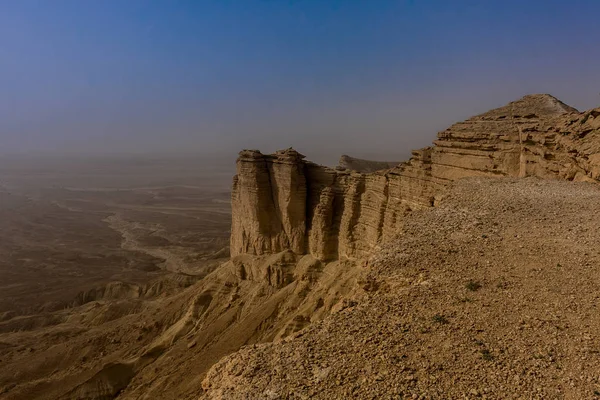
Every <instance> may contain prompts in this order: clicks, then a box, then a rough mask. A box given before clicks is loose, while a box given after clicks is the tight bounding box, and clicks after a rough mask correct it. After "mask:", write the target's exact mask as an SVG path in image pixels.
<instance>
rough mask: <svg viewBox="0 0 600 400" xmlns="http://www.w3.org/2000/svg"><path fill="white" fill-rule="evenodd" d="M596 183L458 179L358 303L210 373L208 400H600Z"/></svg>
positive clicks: (380, 266)
mask: <svg viewBox="0 0 600 400" xmlns="http://www.w3.org/2000/svg"><path fill="white" fill-rule="evenodd" d="M599 228H600V187H598V186H595V185H593V184H581V183H580V184H576V183H570V182H552V181H541V180H535V179H522V180H513V179H497V180H489V179H478V178H471V179H466V180H461V181H458V182H456V183H455V184H454V185H453V187H452V188H451V190H449V191H448V193H447V195H446V197H445V199H444V200H443V202H442V204H441V205H440V207H437V208H433V209H428V210H425V211H419V212H413V213H412V214H411V215H409V216H408V217H407V220H406V223H405V227H404V230H403V232H402V233H401V234H400V235H399V237H398V238H397V239H396V240H394V241H393V242H391V243H389V244H388V245H386V246H384V247H383V248H382V249H381V251H378V252H377V253H376V254H374V255H373V257H372V258H371V259H369V260H368V262H367V263H366V265H365V268H367V270H368V274H367V276H368V277H369V278H368V279H366V280H365V281H364V282H363V284H362V287H360V288H357V291H356V295H355V299H354V300H355V301H352V300H348V301H346V302H345V308H343V307H340V309H341V310H340V311H339V312H336V313H334V314H333V315H332V316H331V317H329V318H327V319H326V320H325V321H323V322H320V323H316V324H313V325H311V326H309V327H308V328H306V329H304V330H302V331H301V332H299V333H298V334H296V335H295V337H291V338H288V339H285V340H284V341H281V342H276V343H268V344H263V345H255V346H247V347H244V348H242V349H241V350H240V351H239V352H237V353H234V354H232V355H230V356H228V357H226V358H225V359H223V360H222V361H221V362H219V363H218V364H217V365H216V366H214V367H213V368H212V370H211V371H210V372H209V374H208V376H207V378H206V380H205V381H204V387H205V388H206V389H207V392H206V393H205V395H204V396H206V398H212V399H280V398H281V399H284V398H285V399H287V398H289V399H296V398H297V399H305V398H317V399H346V398H357V399H392V398H393V399H404V398H408V399H411V398H412V399H462V398H473V399H475V398H487V399H511V398H514V399H520V398H522V399H535V398H539V399H593V398H599V399H600V312H599V309H598V308H599V306H600V247H599V243H600V230H599Z"/></svg>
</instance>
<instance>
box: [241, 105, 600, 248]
mask: <svg viewBox="0 0 600 400" xmlns="http://www.w3.org/2000/svg"><path fill="white" fill-rule="evenodd" d="M433 144H434V145H433V146H431V147H427V148H424V149H421V150H415V151H413V153H412V157H411V158H410V159H409V160H408V161H407V162H404V163H401V164H399V165H397V166H396V167H394V168H392V169H384V170H380V171H376V172H373V173H361V172H357V171H353V170H351V169H350V168H349V169H343V168H338V169H335V170H334V169H331V168H328V167H324V166H320V165H316V164H314V163H311V162H308V161H305V160H304V156H302V155H301V154H299V153H298V152H296V151H295V150H293V149H287V150H283V151H279V152H277V153H275V154H272V155H264V154H262V153H260V152H259V151H256V150H244V151H242V152H241V153H240V157H239V158H238V162H237V171H238V173H237V176H236V177H235V178H234V184H233V193H232V208H233V222H232V232H231V252H232V255H237V254H255V255H261V254H273V253H278V252H281V251H283V250H288V249H289V250H291V251H293V252H294V253H296V254H311V255H312V256H314V257H315V258H317V259H320V260H330V259H340V258H341V259H358V258H361V257H364V256H365V255H367V254H369V253H370V252H371V251H372V250H373V248H374V247H376V246H377V245H378V244H379V243H381V242H382V241H386V240H388V239H390V238H391V237H392V236H393V235H395V234H396V233H397V232H398V229H399V227H400V226H401V224H402V220H403V216H404V215H405V213H406V212H408V211H410V210H414V209H419V208H424V207H430V206H433V205H434V204H435V201H436V195H437V194H438V193H440V191H441V189H443V188H444V187H445V186H446V185H448V184H449V183H450V182H452V181H454V180H456V179H459V178H464V177H469V176H488V177H494V176H513V177H525V176H537V177H540V178H545V179H565V180H577V181H597V180H599V179H600V109H594V110H590V111H587V112H584V113H580V112H578V111H577V110H575V109H574V108H572V107H569V106H567V105H565V104H564V103H562V102H560V101H559V100H557V99H556V98H554V97H552V96H550V95H546V94H538V95H529V96H525V97H523V98H522V99H520V100H517V101H515V102H512V103H509V104H508V105H506V106H504V107H500V108H497V109H494V110H491V111H489V112H486V113H484V114H481V115H478V116H475V117H472V118H470V119H468V120H466V121H463V122H459V123H456V124H454V125H452V126H451V127H450V128H448V129H446V130H445V131H442V132H440V133H439V134H438V137H437V140H435V141H434V143H433ZM348 160H350V161H352V160H355V161H356V160H357V159H350V158H348V157H342V160H341V162H342V163H346V161H348ZM364 161H365V160H358V161H357V162H358V164H360V162H363V164H364ZM346 164H348V163H346ZM350 164H352V163H350ZM350 164H348V165H350ZM354 164H357V163H356V162H355V163H354ZM358 164H357V165H358ZM384 164H385V165H384ZM371 167H373V168H372V169H379V168H380V167H381V168H389V164H387V163H383V164H382V163H379V164H377V165H371ZM355 169H356V168H355Z"/></svg>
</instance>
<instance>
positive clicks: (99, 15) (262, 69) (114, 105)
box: [0, 0, 600, 157]
mask: <svg viewBox="0 0 600 400" xmlns="http://www.w3.org/2000/svg"><path fill="white" fill-rule="evenodd" d="M598 15H600V2H598V1H593V0H588V1H569V2H565V1H554V0H548V1H534V0H531V1H511V0H505V1H494V0H491V1H441V0H436V1H434V0H431V1H427V0H422V1H418V0H413V1H387V0H372V1H366V0H365V1H352V0H347V1H328V0H320V1H318V0H317V1H308V0H306V1H302V0H296V1H283V0H281V1H276V0H265V1H253V0H238V1H227V0H221V1H202V0H197V1H166V0H165V1H137V0H127V1H123V0H119V1H111V0H98V1H91V0H74V1H67V0H53V1H50V0H43V1H28V0H0V151H4V152H78V153H104V152H124V153H127V152H136V153H146V152H161V151H165V152H186V153H199V154H203V153H208V152H224V153H228V152H235V151H237V150H238V149H241V148H244V147H252V148H261V149H264V150H265V151H272V150H275V149H277V148H283V147H288V146H294V147H296V148H298V149H299V150H301V151H303V152H304V153H306V154H308V155H309V156H310V155H311V154H312V153H314V154H321V153H329V152H331V153H335V154H341V153H351V154H357V155H361V154H363V155H371V154H377V153H381V154H382V155H386V156H388V157H389V156H393V155H395V154H399V155H406V154H408V151H409V149H410V148H414V147H421V146H424V145H427V144H428V143H430V142H431V140H433V139H434V136H435V134H436V132H437V131H439V130H442V129H444V128H445V127H447V126H448V125H449V124H451V123H453V122H455V121H458V120H462V119H464V118H466V117H468V116H471V115H474V114H477V113H479V112H483V111H486V110H487V109H489V108H492V107H496V106H500V105H503V104H504V103H506V102H508V101H511V100H514V99H517V98H519V97H521V96H522V95H524V94H527V93H540V92H542V93H551V94H553V95H555V96H557V97H558V98H560V99H561V100H563V101H564V102H566V103H568V104H570V105H572V106H574V107H577V108H579V109H586V108H591V107H595V106H599V105H600V85H598V83H597V82H598V71H600V51H598V40H599V39H600V24H599V23H598Z"/></svg>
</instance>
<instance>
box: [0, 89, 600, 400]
mask: <svg viewBox="0 0 600 400" xmlns="http://www.w3.org/2000/svg"><path fill="white" fill-rule="evenodd" d="M412 154H413V155H412V157H411V158H410V159H409V160H406V161H398V162H381V161H379V162H374V161H367V160H360V159H356V158H352V157H349V156H343V157H342V158H341V160H340V164H339V165H338V166H337V167H335V168H329V167H325V166H321V165H318V164H315V163H312V162H310V161H307V160H306V159H305V157H304V155H302V154H300V153H299V152H297V151H296V150H294V149H287V150H281V151H278V152H276V153H275V154H263V153H261V152H260V151H258V150H243V151H241V152H240V154H239V157H238V159H237V171H236V172H234V171H233V161H234V160H231V163H230V164H227V165H223V166H221V165H219V166H215V165H212V166H211V165H210V164H207V163H206V162H203V163H200V161H199V160H194V159H189V160H179V161H177V162H172V161H169V162H167V161H165V160H162V161H161V160H156V159H152V160H146V161H145V162H142V161H141V160H135V161H127V160H123V159H119V160H111V161H110V162H108V161H106V160H104V161H99V160H96V161H90V160H86V161H85V162H79V163H78V164H76V165H65V164H64V161H61V162H58V161H54V162H52V163H49V162H46V163H45V164H44V163H42V162H41V161H38V162H37V163H34V162H31V161H27V162H24V161H21V162H17V161H15V160H8V159H7V160H3V161H2V162H0V184H1V187H0V200H1V201H0V214H1V215H0V216H1V218H2V226H1V228H0V252H1V254H2V258H1V259H0V288H1V290H2V296H0V365H2V368H1V369H0V398H2V399H97V400H100V399H113V398H117V399H201V398H202V399H204V398H206V399H288V398H289V399H307V398H327V399H331V398H340V399H343V398H359V399H375V398H389V399H392V398H394V399H397V398H409V399H411V398H412V399H438V398H439V399H443V398H473V399H475V398H487V399H495V398H515V399H516V398H540V399H549V398H557V399H559V398H560V399H563V398H564V399H583V398H600V336H599V335H598V332H599V331H600V317H599V314H598V310H597V308H598V307H599V306H600V270H599V269H598V265H599V264H598V263H599V262H600V252H599V251H598V249H597V246H595V243H596V242H597V241H598V240H599V239H600V236H599V235H600V233H599V232H600V231H599V230H598V226H600V221H598V215H600V213H599V212H598V211H599V210H598V207H599V204H600V202H599V201H598V200H600V186H599V185H598V181H599V180H600V109H591V110H588V111H584V112H579V111H577V110H575V109H574V108H572V107H570V106H568V105H566V104H564V103H562V102H561V101H559V100H558V99H556V98H554V97H552V96H550V95H543V94H542V95H529V96H525V97H523V98H521V99H519V100H516V101H514V102H511V103H509V104H507V105H506V106H504V107H501V108H497V109H494V110H491V111H489V112H486V113H483V114H480V115H478V116H475V117H472V118H470V119H468V120H466V121H463V122H459V123H456V124H454V125H452V126H451V127H449V128H448V129H446V130H444V131H442V132H440V133H439V134H438V136H437V139H436V140H435V141H434V142H433V145H432V146H431V147H427V148H424V149H420V150H414V151H413V152H412ZM234 173H235V177H233V183H232V180H231V178H232V176H233V175H234Z"/></svg>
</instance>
